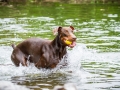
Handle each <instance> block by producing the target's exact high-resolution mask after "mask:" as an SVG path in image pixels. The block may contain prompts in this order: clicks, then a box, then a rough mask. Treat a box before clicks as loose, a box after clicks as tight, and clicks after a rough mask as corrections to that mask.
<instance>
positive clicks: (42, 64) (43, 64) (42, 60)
mask: <svg viewBox="0 0 120 90" xmlns="http://www.w3.org/2000/svg"><path fill="white" fill-rule="evenodd" d="M35 66H36V67H37V68H40V67H42V68H46V58H45V57H44V56H42V57H40V59H39V61H38V62H37V63H35Z"/></svg>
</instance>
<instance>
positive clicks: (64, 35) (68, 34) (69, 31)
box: [53, 26, 76, 48]
mask: <svg viewBox="0 0 120 90" xmlns="http://www.w3.org/2000/svg"><path fill="white" fill-rule="evenodd" d="M73 32H74V27H72V26H70V27H58V28H56V29H54V30H53V33H54V34H56V33H58V35H59V37H60V40H61V41H62V43H63V44H64V45H65V46H68V47H71V48H73V47H74V46H75V45H76V36H75V35H74V33H73Z"/></svg>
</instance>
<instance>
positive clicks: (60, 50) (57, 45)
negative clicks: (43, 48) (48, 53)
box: [52, 35, 66, 59]
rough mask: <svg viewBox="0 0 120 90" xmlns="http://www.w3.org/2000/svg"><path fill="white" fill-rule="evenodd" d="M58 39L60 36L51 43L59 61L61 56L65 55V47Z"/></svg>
mask: <svg viewBox="0 0 120 90" xmlns="http://www.w3.org/2000/svg"><path fill="white" fill-rule="evenodd" d="M60 38H61V37H60V35H57V36H56V38H55V39H54V40H53V41H52V46H53V47H54V49H55V52H56V55H58V56H59V59H61V58H63V56H64V55H65V54H66V46H65V45H64V44H63V43H62V41H61V39H60Z"/></svg>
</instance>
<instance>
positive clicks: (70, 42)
mask: <svg viewBox="0 0 120 90" xmlns="http://www.w3.org/2000/svg"><path fill="white" fill-rule="evenodd" d="M64 42H65V44H66V45H67V46H68V47H70V48H73V47H74V46H76V41H70V40H65V41H64Z"/></svg>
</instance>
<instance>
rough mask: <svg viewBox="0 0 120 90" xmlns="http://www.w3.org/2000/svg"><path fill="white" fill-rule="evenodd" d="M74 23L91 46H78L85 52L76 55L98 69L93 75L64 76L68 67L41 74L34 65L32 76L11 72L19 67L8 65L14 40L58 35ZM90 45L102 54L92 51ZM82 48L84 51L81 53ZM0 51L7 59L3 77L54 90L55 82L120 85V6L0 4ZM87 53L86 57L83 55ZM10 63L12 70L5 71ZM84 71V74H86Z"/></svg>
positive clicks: (82, 86) (83, 89)
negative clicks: (60, 27)
mask: <svg viewBox="0 0 120 90" xmlns="http://www.w3.org/2000/svg"><path fill="white" fill-rule="evenodd" d="M69 25H72V26H74V28H75V29H76V31H75V35H76V36H77V43H78V44H84V45H85V47H87V51H86V49H81V48H80V49H79V48H77V49H75V50H73V53H74V51H75V53H76V54H77V55H78V56H79V57H75V58H74V59H75V60H79V61H80V63H81V66H82V67H83V69H85V71H86V72H89V73H90V74H92V77H88V76H87V74H85V76H86V79H85V81H84V79H83V81H80V80H81V79H80V78H77V77H76V76H77V74H76V76H74V75H73V74H70V73H69V74H65V75H64V74H62V72H60V73H59V72H57V73H55V72H54V73H55V74H54V73H52V74H50V75H48V76H45V77H43V76H39V74H38V73H37V75H36V74H35V75H34V70H33V72H32V76H31V72H30V71H29V70H28V71H29V72H30V75H29V74H27V75H26V74H25V75H18V74H14V76H12V75H11V73H13V72H14V71H11V69H8V68H11V67H12V68H14V69H15V67H14V66H10V67H9V66H8V67H7V66H5V65H7V64H9V63H10V64H11V63H12V62H11V61H10V53H11V52H12V49H11V47H10V45H11V44H12V43H15V44H18V43H19V42H21V41H23V40H24V39H27V38H30V37H40V38H46V39H51V40H52V39H54V37H55V36H54V35H53V33H52V30H53V29H54V28H55V27H58V26H69ZM78 47H82V48H84V47H83V46H78ZM89 49H90V50H95V51H97V52H98V53H92V52H91V51H90V54H89V53H88V51H89ZM82 50H83V51H84V52H80V51H82ZM3 52H4V53H3ZM0 53H1V54H2V55H1V56H0V61H1V62H0V64H5V65H4V66H1V69H0V72H1V74H0V80H8V81H12V82H14V83H17V84H19V85H25V86H27V87H28V88H31V89H32V90H44V88H46V89H48V90H49V89H52V88H53V87H54V86H55V85H58V84H60V85H63V84H65V83H71V82H72V83H77V88H78V90H119V89H120V64H119V63H120V5H119V4H96V5H95V4H59V3H43V4H40V5H37V4H31V5H30V4H28V5H27V4H26V5H20V4H18V5H13V6H0ZM6 53H8V54H6ZM82 54H83V57H82V58H80V57H81V55H82ZM73 57H74V56H73ZM7 60H8V61H7ZM4 68H5V69H6V70H8V72H9V74H8V72H7V73H6V72H4V70H3V69H4ZM14 69H13V70H14ZM73 69H74V68H73ZM23 71H25V70H23ZM23 71H21V73H22V72H23ZM15 72H16V69H15ZM25 72H26V71H25ZM78 72H79V71H78ZM64 73H65V72H64ZM53 74H54V75H53ZM81 75H83V76H84V74H83V73H82V74H81ZM88 75H89V74H88ZM94 75H97V76H94ZM2 76H4V78H3V77H2ZM21 78H22V80H21ZM89 87H90V88H89Z"/></svg>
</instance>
